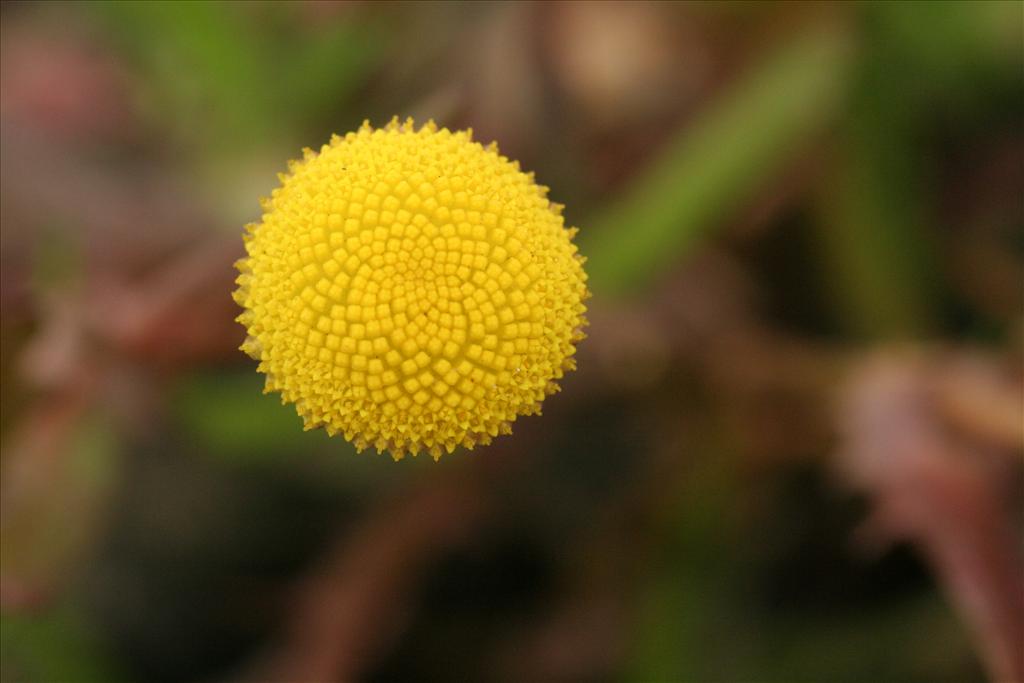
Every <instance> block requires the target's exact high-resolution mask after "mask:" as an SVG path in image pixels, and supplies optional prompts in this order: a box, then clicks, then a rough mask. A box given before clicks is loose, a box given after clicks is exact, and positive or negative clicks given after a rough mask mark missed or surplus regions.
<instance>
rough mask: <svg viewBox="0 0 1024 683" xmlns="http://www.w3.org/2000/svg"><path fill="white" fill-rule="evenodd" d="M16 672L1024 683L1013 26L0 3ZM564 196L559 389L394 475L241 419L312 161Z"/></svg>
mask: <svg viewBox="0 0 1024 683" xmlns="http://www.w3.org/2000/svg"><path fill="white" fill-rule="evenodd" d="M0 12H2V14H0V16H2V23H0V39H2V40H0V57H2V63H0V76H2V87H0V94H2V98H0V143H2V169H0V170H2V175H0V180H2V189H0V199H2V214H0V228H2V240H0V245H2V256H0V266H2V282H0V284H2V296H0V312H2V318H0V321H2V322H0V341H2V352H0V368H2V382H0V402H2V417H0V434H2V463H0V465H2V479H0V493H2V504H0V510H2V547H0V549H2V555H0V579H2V582H0V606H2V622H0V631H2V633H0V645H2V657H0V677H2V679H3V680H5V681H157V682H167V683H172V682H178V681H182V682H184V681H204V682H220V681H223V682H229V681H231V682H233V681H240V682H241V681H286V680H287V681H324V682H326V681H350V680H363V681H391V680H416V681H423V680H459V681H461V680H494V681H509V682H519V681H634V682H642V681H724V682H740V681H779V682H791V681H801V680H806V681H975V680H999V681H1021V680H1024V585H1022V582H1024V579H1022V577H1024V571H1022V564H1021V555H1022V552H1021V551H1022V538H1024V534H1022V529H1024V513H1022V509H1024V505H1022V503H1024V481H1022V473H1024V394H1022V392H1024V360H1022V354H1021V349H1022V344H1024V126H1022V121H1024V37H1022V34H1024V5H1022V4H1021V3H1019V2H942V3H926V2H919V3H917V2H915V3H910V2H906V3H897V2H892V3H888V2H883V3H827V2H822V3H762V2H728V3H724V2H723V3H692V4H691V3H671V4H670V3H665V4H660V3H643V2H593V3H589V2H573V3H564V4H562V3H539V4H531V3H483V2H481V3H450V4H448V3H383V4H377V3H363V2H344V3H333V2H312V1H303V2H287V3H241V2H231V3H226V2H225V3H219V2H218V3H205V2H181V3H164V2H96V3H91V2H75V3H60V2H39V3H34V2H4V3H3V5H2V10H0ZM395 114H397V115H399V116H402V117H405V116H414V117H416V118H417V120H420V121H422V120H425V119H426V118H428V117H433V118H434V119H436V120H437V121H438V122H439V123H440V124H442V125H446V126H449V127H452V128H456V127H457V128H464V127H472V128H473V129H474V131H475V134H476V136H477V138H478V139H481V140H483V141H485V142H486V141H490V140H492V139H493V140H497V141H499V143H500V145H501V149H502V151H503V152H504V153H505V154H508V155H509V156H511V157H512V158H515V159H519V160H520V161H521V162H522V163H523V166H524V167H525V168H526V169H529V170H533V171H536V173H537V176H538V179H539V180H540V181H541V182H543V183H544V184H547V185H549V186H550V187H551V195H552V197H553V198H554V199H555V200H556V201H558V202H561V203H564V204H565V205H566V209H565V215H566V217H567V222H569V223H570V224H572V225H577V226H579V227H580V229H581V233H580V235H579V237H578V241H579V243H580V246H581V250H582V252H583V253H584V254H585V255H586V256H587V257H588V258H589V261H588V264H587V269H588V272H589V274H590V281H591V285H592V289H593V292H594V298H593V299H592V300H591V301H590V302H589V303H590V313H589V317H590V321H591V325H590V327H589V329H588V333H589V338H588V339H587V340H586V341H585V342H583V344H582V345H581V347H580V349H579V354H578V355H579V370H578V371H577V372H575V373H573V374H572V375H571V376H570V377H569V378H568V379H567V380H566V381H565V382H564V384H563V391H562V392H561V393H560V394H558V395H556V396H554V397H551V398H549V399H548V400H547V402H546V403H545V406H544V415H543V416H542V417H530V418H523V419H520V420H519V421H518V422H517V423H516V424H515V428H514V434H513V436H511V437H503V438H500V439H499V440H498V441H497V442H496V443H495V444H493V445H492V446H491V447H487V448H482V449H479V450H476V451H473V452H457V453H456V454H454V455H452V456H446V457H444V458H442V460H441V461H440V462H438V463H434V462H433V461H432V460H431V459H430V458H429V457H427V456H420V457H418V458H407V459H406V460H403V461H401V462H399V463H395V462H392V460H391V458H390V457H388V456H386V455H383V456H379V455H376V454H374V453H372V452H370V453H363V454H361V455H356V454H354V452H353V449H352V448H351V446H349V445H348V444H347V443H346V442H344V441H343V440H341V439H333V440H332V439H329V438H327V437H326V436H325V435H324V434H322V433H319V432H317V433H304V432H303V431H302V429H301V422H300V420H299V418H298V417H297V416H296V415H295V411H294V409H293V408H292V407H291V406H281V405H279V402H278V400H277V397H276V396H264V395H262V394H261V392H260V389H261V387H262V379H261V377H260V376H258V375H257V373H256V370H255V367H254V365H255V364H254V363H253V362H251V361H250V360H249V359H248V358H247V357H245V356H244V355H243V354H242V353H241V352H239V351H238V350H237V349H238V346H239V344H240V343H241V341H242V339H243V336H244V335H243V331H242V328H241V327H240V326H239V325H238V324H236V323H234V322H233V318H234V317H235V316H236V315H237V314H238V312H239V311H238V310H237V309H236V307H235V305H234V303H233V302H232V300H231V296H230V293H231V291H232V290H233V289H234V284H233V281H234V278H235V272H234V270H233V268H232V263H233V262H234V260H235V259H237V258H239V257H240V256H241V255H242V240H241V235H242V226H243V224H244V223H246V222H249V221H253V220H257V219H258V218H259V205H258V198H259V197H260V196H262V195H266V194H269V192H270V190H271V189H272V188H273V187H274V186H275V185H276V182H277V181H276V173H277V172H278V171H283V170H284V168H285V162H286V160H287V159H289V158H295V157H297V156H299V150H300V148H301V147H304V146H310V147H314V148H315V147H318V146H319V145H320V144H322V143H323V142H325V141H326V140H327V139H328V138H329V136H330V134H331V133H334V132H338V133H344V132H346V131H348V130H352V129H354V128H355V127H357V126H358V125H359V124H360V123H361V121H362V120H363V119H366V118H368V119H370V120H371V121H372V122H373V123H374V124H377V125H383V124H384V123H385V122H386V121H387V120H388V119H389V118H390V117H391V116H392V115H395Z"/></svg>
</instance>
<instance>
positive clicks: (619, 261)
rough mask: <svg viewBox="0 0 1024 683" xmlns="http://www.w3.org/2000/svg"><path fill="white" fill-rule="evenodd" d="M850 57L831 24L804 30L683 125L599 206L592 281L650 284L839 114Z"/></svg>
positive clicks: (602, 286) (589, 249) (600, 289)
mask: <svg viewBox="0 0 1024 683" xmlns="http://www.w3.org/2000/svg"><path fill="white" fill-rule="evenodd" d="M847 56H848V45H847V42H846V39H845V37H844V36H842V35H841V34H840V33H839V32H837V31H835V30H824V31H821V32H817V31H815V32H811V33H809V34H808V35H806V36H800V38H799V39H798V40H797V41H795V42H794V43H792V44H786V45H783V46H780V48H779V49H778V50H777V52H776V54H771V55H769V56H768V57H767V58H766V59H765V61H764V63H761V64H758V65H756V71H755V73H752V74H748V75H746V77H745V78H744V80H743V81H742V82H741V83H739V84H736V85H735V86H733V90H732V92H730V93H728V94H727V95H726V96H723V97H722V98H721V99H720V100H718V101H716V102H714V103H712V105H711V108H710V109H709V110H708V111H706V112H703V113H702V114H701V115H700V119H699V120H698V121H694V122H692V123H691V124H690V125H688V126H687V127H686V128H685V129H684V130H683V131H681V132H680V133H679V134H678V135H677V136H676V139H675V140H673V141H671V142H670V143H669V144H668V145H666V149H665V150H664V151H663V152H662V156H661V158H660V159H659V160H658V161H657V162H656V163H655V164H654V166H653V168H651V169H649V170H647V171H645V172H644V173H643V174H642V175H641V176H640V177H639V178H638V179H637V180H636V181H635V186H634V188H633V189H632V191H631V192H627V194H626V195H625V197H624V198H622V199H621V200H619V201H618V203H613V204H612V205H611V206H610V207H607V208H605V209H603V210H601V211H600V212H599V213H598V216H597V219H596V220H595V221H594V224H593V226H591V229H592V230H593V236H589V235H588V237H589V241H588V242H585V243H584V249H583V251H584V253H585V254H586V255H587V257H588V259H590V263H589V265H588V272H589V274H590V278H591V282H592V283H593V287H594V290H595V291H596V292H597V293H598V294H599V295H602V294H609V295H615V294H621V293H624V292H628V291H630V290H640V289H643V288H644V287H648V286H650V284H651V283H652V281H653V280H654V278H655V277H657V276H658V275H659V274H661V273H662V272H664V270H665V269H667V268H668V267H670V266H672V265H674V264H676V263H677V262H678V259H679V258H680V254H684V253H686V251H687V250H688V249H689V248H691V247H692V246H694V244H695V243H696V242H697V240H699V239H700V238H701V237H706V236H707V233H708V232H710V231H711V230H714V229H715V228H716V227H718V226H721V225H723V222H724V219H725V218H726V217H727V216H728V215H729V213H730V212H731V211H735V210H736V207H737V206H738V205H739V204H741V203H742V202H743V201H744V200H745V199H747V198H749V197H750V195H751V193H752V192H753V191H754V190H756V189H758V188H759V186H760V185H763V183H764V182H765V180H766V179H768V178H770V177H771V176H772V174H773V173H777V172H779V170H780V169H781V168H782V167H783V166H784V164H786V163H787V162H790V161H792V160H793V158H794V155H795V153H796V152H798V151H799V145H800V144H801V142H803V143H804V144H807V143H809V142H810V141H812V140H813V139H814V135H815V133H816V132H819V131H821V130H822V129H823V127H824V126H826V125H827V124H828V123H829V121H830V119H831V118H832V117H833V116H834V115H835V113H836V111H837V107H838V105H839V104H840V99H841V98H842V96H843V92H842V88H843V86H844V84H845V82H846V63H847V61H848V59H847ZM622 226H628V228H624V227H622Z"/></svg>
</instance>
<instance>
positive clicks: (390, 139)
mask: <svg viewBox="0 0 1024 683" xmlns="http://www.w3.org/2000/svg"><path fill="white" fill-rule="evenodd" d="M280 179H281V186H280V187H279V188H277V189H275V190H274V191H273V192H272V194H271V196H270V198H269V199H264V200H263V210H264V213H263V218H262V220H261V222H259V223H255V224H251V225H248V226H246V230H247V234H246V236H245V246H246V251H247V252H248V257H247V258H244V259H242V260H241V261H239V262H238V264H237V267H238V270H239V271H240V273H241V275H240V276H239V277H238V280H237V282H238V285H239V288H238V290H237V291H236V292H235V300H236V301H237V302H238V303H239V304H240V305H241V306H242V307H243V308H244V309H245V310H244V312H243V313H242V314H241V315H240V316H239V317H238V321H239V322H241V323H242V324H243V325H245V327H246V329H247V330H248V333H249V336H248V338H247V339H246V341H245V343H244V344H243V345H242V350H243V351H245V352H246V353H248V354H249V355H250V356H252V357H253V358H254V359H256V360H257V361H259V370H260V371H261V372H263V373H265V374H266V376H267V379H266V389H265V391H268V392H269V391H279V392H280V393H281V398H282V401H285V402H292V403H294V404H295V406H296V409H297V411H298V413H299V415H300V416H301V417H302V418H303V420H304V422H305V427H306V429H312V428H315V427H321V426H322V427H324V428H326V430H327V431H328V432H329V433H330V434H332V435H333V434H336V433H341V434H343V435H344V436H345V438H346V439H348V440H350V441H352V442H354V444H355V445H356V447H357V448H359V449H363V448H365V447H367V446H370V445H372V446H375V447H376V448H377V449H378V451H383V450H388V451H390V452H391V453H392V455H393V456H394V457H395V458H396V459H398V458H401V457H402V456H403V455H405V453H407V452H408V453H412V454H416V453H418V452H419V451H421V450H426V451H429V452H430V453H431V454H432V455H433V456H434V457H435V458H437V457H440V455H441V453H442V451H448V452H451V451H452V450H454V449H455V448H456V447H457V446H459V445H462V446H466V447H467V448H472V447H473V446H475V445H477V444H487V443H490V441H491V439H492V438H493V437H495V436H497V435H498V434H501V433H508V432H510V431H511V429H510V424H511V422H512V421H513V420H515V419H516V417H517V416H519V415H527V414H531V413H536V412H539V410H540V403H541V401H542V400H543V399H544V397H545V396H546V395H547V394H550V393H553V392H554V391H557V389H558V386H557V385H556V384H555V382H556V381H557V380H558V379H560V378H561V377H562V375H563V373H564V372H565V371H566V370H569V369H572V368H573V367H574V366H575V365H574V360H573V358H572V356H573V354H574V353H575V350H576V349H575V344H576V342H577V341H579V340H580V339H582V338H583V334H582V331H581V330H582V328H583V326H584V325H585V324H586V320H585V318H584V312H585V310H586V308H585V306H584V304H583V302H584V300H585V299H586V298H587V296H588V292H587V287H586V274H585V273H584V272H583V258H582V257H580V256H579V255H578V253H577V250H576V247H575V245H573V243H572V236H573V235H574V234H575V232H576V231H575V229H566V228H565V226H564V223H563V221H562V216H561V207H560V206H559V205H557V204H553V203H552V202H550V201H549V200H548V199H547V188H545V187H543V186H540V185H538V184H536V183H535V182H534V179H533V175H532V174H527V173H523V172H522V171H520V169H519V165H518V164H517V163H516V162H513V161H509V160H508V159H507V158H505V157H503V156H501V155H500V154H499V153H498V149H497V147H496V146H495V145H493V144H492V145H491V146H489V147H483V146H481V145H480V144H479V143H477V142H474V141H473V139H472V133H471V132H469V131H458V132H451V131H449V130H447V129H444V128H442V129H440V130H439V129H438V128H437V126H435V125H434V123H433V122H432V121H431V122H428V123H427V124H426V125H425V126H423V127H421V128H420V129H419V130H416V129H415V128H414V126H413V122H412V120H411V119H410V120H408V121H406V122H405V123H404V124H400V123H399V122H398V120H397V118H396V119H393V120H392V121H391V123H390V124H388V125H387V126H385V127H384V128H382V129H374V128H372V127H371V126H370V125H369V124H368V123H364V124H363V126H362V128H360V129H359V130H358V131H357V132H354V133H348V134H347V135H345V136H344V137H338V136H334V137H333V138H332V139H331V141H330V143H329V144H326V145H324V146H323V147H322V148H321V149H320V151H319V152H314V151H311V150H308V149H307V150H304V154H303V158H302V160H301V161H295V162H292V163H290V164H289V172H288V173H287V174H282V175H281V176H280Z"/></svg>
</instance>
